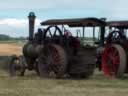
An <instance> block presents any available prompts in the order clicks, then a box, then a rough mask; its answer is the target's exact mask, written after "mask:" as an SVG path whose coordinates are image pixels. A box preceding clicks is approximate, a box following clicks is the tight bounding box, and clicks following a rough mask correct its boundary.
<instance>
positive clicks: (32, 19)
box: [28, 12, 36, 41]
mask: <svg viewBox="0 0 128 96" xmlns="http://www.w3.org/2000/svg"><path fill="white" fill-rule="evenodd" d="M35 18H36V16H35V13H34V12H30V13H29V16H28V19H29V40H30V41H32V40H33V37H34V36H33V35H34V26H35Z"/></svg>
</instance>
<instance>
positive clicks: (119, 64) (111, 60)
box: [102, 44, 126, 78]
mask: <svg viewBox="0 0 128 96" xmlns="http://www.w3.org/2000/svg"><path fill="white" fill-rule="evenodd" d="M125 68H126V53H125V50H124V48H123V47H122V46H121V45H119V44H112V45H106V47H105V49H104V51H103V54H102V70H103V72H104V74H105V76H106V77H108V78H112V77H114V78H119V77H122V76H123V74H124V72H125Z"/></svg>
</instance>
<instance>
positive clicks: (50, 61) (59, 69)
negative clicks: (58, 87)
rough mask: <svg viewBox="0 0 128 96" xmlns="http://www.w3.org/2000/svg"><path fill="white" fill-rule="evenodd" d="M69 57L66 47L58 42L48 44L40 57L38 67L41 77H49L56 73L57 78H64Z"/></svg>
mask: <svg viewBox="0 0 128 96" xmlns="http://www.w3.org/2000/svg"><path fill="white" fill-rule="evenodd" d="M66 67H67V57H66V53H65V51H64V49H63V48H62V47H61V46H59V45H56V44H48V45H46V46H45V47H44V48H43V50H42V51H41V53H40V55H39V58H38V69H39V73H40V76H41V77H49V76H50V73H52V72H53V73H54V74H55V77H56V78H62V77H63V76H64V74H65V72H66Z"/></svg>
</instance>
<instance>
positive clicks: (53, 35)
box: [43, 26, 63, 43]
mask: <svg viewBox="0 0 128 96" xmlns="http://www.w3.org/2000/svg"><path fill="white" fill-rule="evenodd" d="M57 33H58V34H57ZM43 39H44V41H45V40H48V41H50V42H52V40H55V39H57V40H59V43H62V39H63V33H62V31H61V29H60V28H59V27H58V26H49V27H47V28H46V29H45V31H44V36H43Z"/></svg>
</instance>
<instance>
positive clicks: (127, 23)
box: [107, 21, 128, 28]
mask: <svg viewBox="0 0 128 96" xmlns="http://www.w3.org/2000/svg"><path fill="white" fill-rule="evenodd" d="M107 26H110V27H117V28H128V21H109V22H107Z"/></svg>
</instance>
